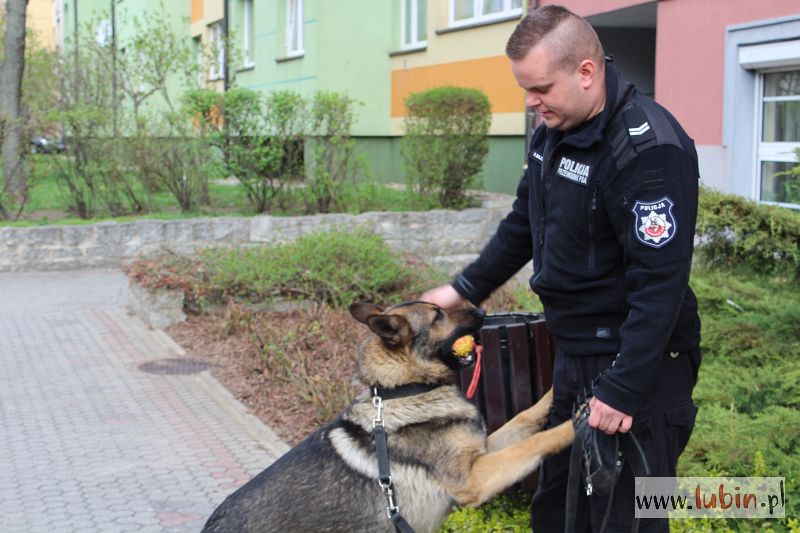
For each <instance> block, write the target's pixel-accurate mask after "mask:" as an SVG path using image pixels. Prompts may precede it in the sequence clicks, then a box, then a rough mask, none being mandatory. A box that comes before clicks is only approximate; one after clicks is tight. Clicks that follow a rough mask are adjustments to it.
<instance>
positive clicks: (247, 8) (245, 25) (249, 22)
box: [242, 0, 254, 67]
mask: <svg viewBox="0 0 800 533" xmlns="http://www.w3.org/2000/svg"><path fill="white" fill-rule="evenodd" d="M242 55H243V56H244V66H245V67H252V66H253V65H254V61H253V0H243V1H242Z"/></svg>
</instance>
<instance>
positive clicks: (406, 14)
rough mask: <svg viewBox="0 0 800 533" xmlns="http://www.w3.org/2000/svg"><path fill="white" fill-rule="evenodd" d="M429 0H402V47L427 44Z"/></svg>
mask: <svg viewBox="0 0 800 533" xmlns="http://www.w3.org/2000/svg"><path fill="white" fill-rule="evenodd" d="M427 4H428V2H427V0H401V1H400V35H401V42H400V48H401V49H402V50H408V49H412V48H422V47H424V46H425V45H427V44H428V43H427V38H428V31H427V28H428V6H427Z"/></svg>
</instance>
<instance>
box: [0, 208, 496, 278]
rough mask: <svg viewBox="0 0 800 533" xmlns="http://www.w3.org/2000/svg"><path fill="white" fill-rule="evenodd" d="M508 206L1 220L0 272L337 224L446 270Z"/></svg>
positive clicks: (477, 246)
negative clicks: (18, 223)
mask: <svg viewBox="0 0 800 533" xmlns="http://www.w3.org/2000/svg"><path fill="white" fill-rule="evenodd" d="M508 209H509V206H508V205H502V206H497V207H489V208H480V209H466V210H463V211H447V210H438V211H426V212H405V213H385V212H380V213H363V214H360V215H345V214H332V215H312V216H302V217H273V216H256V217H249V218H233V217H220V218H198V219H188V220H169V221H161V220H142V221H137V222H122V223H119V222H102V223H99V224H93V225H82V226H36V227H23V228H14V227H4V228H0V272H8V271H28V270H70V269H80V268H99V267H116V266H119V265H120V264H121V263H123V262H124V261H128V260H132V259H135V258H137V257H139V256H141V255H144V254H151V253H154V252H158V251H161V250H172V251H175V252H178V253H185V252H191V251H193V250H196V249H198V248H207V247H221V246H231V245H239V246H248V245H260V244H271V243H279V242H286V241H291V240H293V239H296V238H297V237H299V236H301V235H304V234H307V233H312V232H317V231H324V230H330V229H333V228H345V229H351V228H355V227H359V226H361V227H366V228H368V229H370V230H371V231H373V232H375V233H377V234H379V235H381V236H382V237H383V238H384V239H385V240H386V242H387V243H388V244H389V245H390V246H391V247H392V248H393V249H395V250H399V251H404V252H411V253H414V254H418V255H419V256H420V257H421V258H423V259H424V258H428V259H429V260H430V262H431V263H433V264H435V265H437V266H439V267H441V268H443V269H444V270H446V271H448V272H455V271H456V270H458V269H460V268H461V267H463V266H464V265H465V264H466V263H467V262H469V261H471V260H472V259H474V258H475V257H476V255H477V254H478V252H479V251H480V250H481V248H482V247H483V245H484V244H486V242H487V241H488V239H489V238H490V237H491V236H492V234H493V233H494V231H495V229H496V228H497V225H498V224H499V222H500V220H502V218H503V217H504V216H505V215H506V213H508Z"/></svg>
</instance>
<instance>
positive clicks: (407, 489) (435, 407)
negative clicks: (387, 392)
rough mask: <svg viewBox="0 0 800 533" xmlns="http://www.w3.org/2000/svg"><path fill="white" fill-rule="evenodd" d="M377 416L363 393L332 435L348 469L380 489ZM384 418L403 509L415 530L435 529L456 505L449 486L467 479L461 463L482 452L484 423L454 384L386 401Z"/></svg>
mask: <svg viewBox="0 0 800 533" xmlns="http://www.w3.org/2000/svg"><path fill="white" fill-rule="evenodd" d="M376 415H377V410H376V408H375V407H374V406H373V405H372V402H371V400H370V398H369V397H367V396H362V397H360V398H358V399H356V401H355V402H354V403H353V404H352V405H351V406H350V407H349V408H348V409H347V410H346V411H345V412H344V413H343V415H342V421H343V425H342V426H340V427H335V428H333V429H332V430H331V431H330V433H329V434H328V438H329V439H330V442H331V445H332V447H333V448H334V450H335V451H336V453H337V455H339V456H340V457H341V459H342V460H343V461H344V462H345V463H347V465H348V466H349V467H350V468H352V469H353V470H354V471H356V472H358V473H359V474H361V475H363V476H365V477H367V478H369V479H374V480H375V491H376V492H379V491H380V488H379V487H378V465H377V459H376V455H375V445H374V441H373V440H372V437H371V432H372V420H373V419H374V418H375V417H376ZM382 418H383V420H384V422H385V425H386V430H387V433H388V447H389V460H390V470H391V474H392V479H393V482H394V486H395V492H396V497H397V504H398V506H399V507H400V512H401V514H402V515H403V516H404V517H405V518H406V520H408V521H409V523H411V525H412V526H413V527H414V528H415V529H416V530H417V531H435V530H437V529H438V527H439V525H440V524H441V522H442V521H443V520H444V519H445V517H446V516H447V514H448V513H449V512H450V510H451V507H452V505H453V499H452V497H451V495H450V493H449V491H448V490H447V488H448V487H449V486H457V485H459V484H460V483H461V482H462V481H463V479H461V478H462V476H463V473H464V471H465V469H464V468H463V467H462V465H460V464H458V462H459V461H464V460H465V459H464V458H465V457H466V456H469V455H471V454H473V452H474V454H477V453H482V452H483V451H484V447H485V430H484V426H483V422H482V420H481V418H480V416H479V415H478V413H477V410H476V409H475V407H474V406H473V405H472V404H470V403H468V402H466V401H465V400H464V399H463V397H462V396H461V395H460V393H459V392H458V391H457V389H455V388H454V387H452V386H443V387H441V388H439V389H436V390H433V391H431V392H427V393H424V394H419V395H415V396H411V397H406V398H397V399H392V400H386V401H384V409H383V413H382ZM387 520H388V519H387Z"/></svg>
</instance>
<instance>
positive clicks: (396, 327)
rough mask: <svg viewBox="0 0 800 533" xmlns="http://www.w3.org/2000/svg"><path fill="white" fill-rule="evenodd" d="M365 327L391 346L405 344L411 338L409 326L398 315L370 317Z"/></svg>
mask: <svg viewBox="0 0 800 533" xmlns="http://www.w3.org/2000/svg"><path fill="white" fill-rule="evenodd" d="M367 325H368V326H369V329H371V330H372V331H373V332H374V333H375V334H376V335H377V336H378V337H380V338H382V339H383V340H384V341H386V342H387V343H388V344H389V345H391V346H400V345H402V344H405V343H406V342H407V341H408V339H409V338H410V337H411V324H409V323H408V321H407V320H406V319H405V318H403V317H402V316H400V315H372V316H371V317H369V318H368V319H367Z"/></svg>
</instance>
